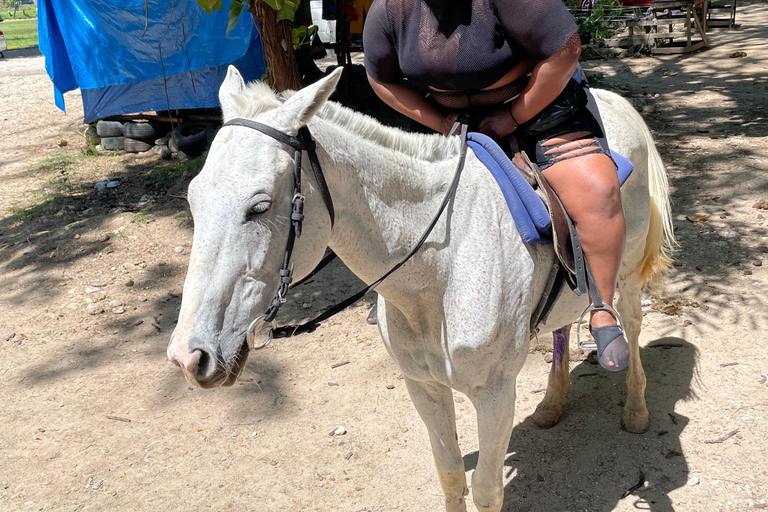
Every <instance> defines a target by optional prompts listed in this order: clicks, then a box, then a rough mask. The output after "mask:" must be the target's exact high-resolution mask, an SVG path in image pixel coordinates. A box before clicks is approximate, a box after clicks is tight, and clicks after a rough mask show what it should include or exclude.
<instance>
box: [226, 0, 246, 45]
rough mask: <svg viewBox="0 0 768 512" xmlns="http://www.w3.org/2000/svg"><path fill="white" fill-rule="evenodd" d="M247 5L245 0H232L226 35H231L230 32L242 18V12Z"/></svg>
mask: <svg viewBox="0 0 768 512" xmlns="http://www.w3.org/2000/svg"><path fill="white" fill-rule="evenodd" d="M244 7H245V0H232V3H231V4H230V6H229V21H228V22H227V33H226V34H225V37H229V32H230V31H231V30H232V29H233V28H235V27H236V26H237V22H238V21H239V20H240V14H241V13H242V12H243V8H244Z"/></svg>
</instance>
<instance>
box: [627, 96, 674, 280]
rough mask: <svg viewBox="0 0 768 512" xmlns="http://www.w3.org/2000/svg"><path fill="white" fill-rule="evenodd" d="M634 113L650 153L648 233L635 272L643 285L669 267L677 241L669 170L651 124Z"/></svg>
mask: <svg viewBox="0 0 768 512" xmlns="http://www.w3.org/2000/svg"><path fill="white" fill-rule="evenodd" d="M632 113H633V114H634V115H635V116H637V121H638V125H639V126H640V129H641V130H642V132H643V136H644V137H645V147H646V150H647V154H648V192H649V194H650V198H651V212H650V221H649V226H648V234H647V235H646V237H645V250H644V252H643V259H642V260H640V263H638V265H637V267H636V268H635V271H634V272H633V274H635V275H636V276H637V280H638V281H639V282H640V284H641V285H643V286H649V285H651V284H653V283H654V282H655V281H657V280H658V279H659V278H660V277H661V276H662V275H663V273H664V272H665V271H666V270H667V268H669V265H670V264H671V263H672V254H673V253H674V252H675V249H676V247H677V242H676V241H675V233H674V227H673V225H672V208H671V206H670V203H669V182H668V180H667V170H666V168H665V167H664V162H662V160H661V156H660V155H659V152H658V150H657V149H656V144H655V143H654V141H653V135H651V131H650V130H649V129H648V126H647V125H646V124H645V122H644V120H643V119H642V118H641V117H640V115H639V114H637V112H635V111H634V109H633V112H632Z"/></svg>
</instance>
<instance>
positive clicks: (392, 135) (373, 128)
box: [234, 82, 460, 162]
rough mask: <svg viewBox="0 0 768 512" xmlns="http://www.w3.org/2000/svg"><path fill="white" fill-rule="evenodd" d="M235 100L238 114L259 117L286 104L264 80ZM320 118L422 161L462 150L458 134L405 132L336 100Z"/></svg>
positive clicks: (321, 111) (448, 156)
mask: <svg viewBox="0 0 768 512" xmlns="http://www.w3.org/2000/svg"><path fill="white" fill-rule="evenodd" d="M282 94H283V96H284V97H285V98H286V99H287V98H290V97H291V96H292V95H293V94H294V91H285V92H283V93H282ZM234 100H235V104H236V115H237V116H238V117H245V118H252V117H255V116H257V115H259V114H261V113H264V112H267V111H269V110H272V109H275V108H278V107H280V105H281V104H282V102H281V100H280V99H279V98H278V97H277V95H276V94H275V92H274V91H273V90H272V89H271V88H270V87H269V86H268V85H267V84H266V83H264V82H252V83H249V84H248V85H247V86H246V88H245V89H244V90H243V92H242V93H240V94H238V95H236V96H235V97H234ZM317 117H319V118H320V119H322V120H324V121H326V122H329V123H331V124H333V125H334V126H337V127H339V128H342V129H343V130H345V131H347V132H349V133H350V134H351V135H354V136H357V137H362V138H364V139H366V140H368V141H370V142H373V143H375V144H377V145H379V146H382V147H385V148H387V149H390V150H393V151H397V152H399V153H402V154H404V155H406V156H409V157H412V158H416V159H419V160H426V161H429V162H437V161H441V160H445V159H449V158H455V157H456V156H458V154H459V152H460V145H459V140H458V137H443V136H441V135H437V134H435V135H429V134H423V133H409V132H405V131H403V130H401V129H399V128H393V127H389V126H385V125H383V124H381V123H380V122H378V121H377V120H376V119H374V118H372V117H370V116H368V115H365V114H362V113H360V112H356V111H354V110H352V109H350V108H347V107H345V106H343V105H340V104H339V103H336V102H333V101H328V102H326V104H325V105H324V106H323V108H322V109H321V110H320V112H318V114H317Z"/></svg>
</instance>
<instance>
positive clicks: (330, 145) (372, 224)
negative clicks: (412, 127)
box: [311, 120, 456, 282]
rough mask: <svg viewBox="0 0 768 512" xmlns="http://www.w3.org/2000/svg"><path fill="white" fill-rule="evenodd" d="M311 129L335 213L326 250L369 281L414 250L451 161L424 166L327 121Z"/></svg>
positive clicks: (434, 209) (423, 162) (446, 182)
mask: <svg viewBox="0 0 768 512" xmlns="http://www.w3.org/2000/svg"><path fill="white" fill-rule="evenodd" d="M311 125H312V131H313V134H315V137H316V138H317V140H318V143H319V144H318V145H319V148H320V151H319V158H320V161H321V165H322V167H323V170H324V172H325V173H326V179H327V181H328V186H329V189H330V191H331V195H332V196H333V201H334V206H335V209H336V223H335V225H334V228H333V233H332V236H331V241H330V243H329V246H330V247H331V249H333V251H334V252H336V254H338V255H339V257H340V258H341V259H342V260H343V261H344V263H345V264H346V265H347V266H348V267H349V268H350V269H351V270H352V271H353V272H354V273H355V274H356V275H357V276H358V277H360V278H361V279H363V280H364V281H366V282H372V281H374V280H375V279H376V278H378V277H379V276H381V275H382V274H383V273H384V272H386V270H388V269H389V268H391V267H392V266H393V265H394V264H395V263H397V262H398V261H399V260H400V259H401V258H402V257H403V256H404V255H405V254H406V253H407V251H408V250H409V249H410V248H411V247H413V245H414V244H415V243H416V241H417V240H418V239H419V237H420V236H421V234H422V233H423V231H424V229H425V228H426V227H427V225H428V223H429V221H430V219H431V218H432V217H433V216H434V215H435V214H436V213H437V210H438V208H439V204H440V202H441V201H442V199H443V197H444V195H445V193H446V191H447V189H448V185H449V181H450V179H451V176H452V170H453V169H454V167H455V165H456V159H455V158H448V159H444V160H438V161H429V160H426V159H421V158H417V157H416V156H413V155H409V154H407V153H405V152H402V151H398V150H395V149H392V148H391V147H387V146H386V145H381V144H380V143H378V142H377V141H376V140H375V139H374V138H373V137H369V138H366V137H361V136H359V135H357V134H355V133H353V132H352V131H350V130H349V129H346V128H343V127H340V126H337V125H335V124H333V123H331V122H328V121H323V120H315V121H314V122H313V123H311ZM383 130H386V129H383ZM406 136H407V135H406ZM417 137H418V136H417ZM427 139H428V138H425V140H427ZM433 142H434V141H433ZM438 144H439V143H438ZM398 273H399V274H402V271H400V272H398Z"/></svg>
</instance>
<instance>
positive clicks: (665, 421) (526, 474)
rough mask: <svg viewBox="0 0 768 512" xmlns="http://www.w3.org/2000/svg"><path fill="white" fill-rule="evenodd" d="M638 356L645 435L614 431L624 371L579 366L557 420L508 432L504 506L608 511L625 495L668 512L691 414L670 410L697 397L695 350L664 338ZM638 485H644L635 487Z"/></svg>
mask: <svg viewBox="0 0 768 512" xmlns="http://www.w3.org/2000/svg"><path fill="white" fill-rule="evenodd" d="M641 354H642V359H643V365H644V367H645V371H646V376H647V378H648V387H647V389H646V400H647V403H648V410H649V412H650V416H651V423H650V428H649V430H648V432H646V433H645V434H642V435H637V434H630V433H628V432H625V431H623V430H621V429H620V428H619V419H620V417H621V410H622V406H623V400H624V395H625V390H626V386H625V385H624V379H625V378H626V375H625V372H621V373H618V374H615V373H609V372H606V371H604V370H600V369H599V368H596V367H595V366H592V365H591V364H589V363H587V362H583V363H581V364H579V365H578V366H576V367H575V368H574V369H573V371H572V373H571V388H570V390H569V391H568V395H567V397H566V399H565V402H564V407H563V409H564V415H563V417H562V418H561V419H560V422H559V423H558V424H557V425H556V426H555V427H553V428H551V429H549V430H542V429H539V428H537V427H536V426H535V424H534V423H533V420H532V419H531V418H530V417H528V418H527V419H526V420H525V421H524V422H523V423H521V424H519V425H518V426H516V427H515V429H514V430H513V432H512V437H511V439H510V442H509V448H508V451H507V458H506V461H505V467H504V473H505V476H506V477H507V478H509V477H510V476H512V480H511V481H509V483H508V484H507V485H506V488H505V493H504V496H505V498H504V500H505V501H504V509H503V510H508V511H512V510H589V511H593V512H597V511H604V512H609V511H610V510H613V509H614V508H615V507H616V504H617V502H618V501H619V500H621V499H622V498H623V497H624V494H625V493H628V494H627V495H631V496H632V498H631V499H632V500H633V501H634V507H635V508H638V509H641V510H652V511H657V512H672V510H673V507H672V499H671V498H670V493H671V492H672V491H673V490H675V489H677V488H679V487H681V486H683V485H685V484H686V482H687V481H688V465H687V463H686V458H685V454H684V453H683V449H682V447H681V444H680V436H681V434H682V431H683V430H684V429H685V427H686V425H687V424H688V418H686V417H685V416H681V415H680V414H677V413H675V412H674V411H675V404H676V403H677V402H679V401H681V400H689V399H693V398H695V392H694V387H695V386H696V385H697V381H698V378H697V358H698V351H697V349H696V347H694V346H693V345H692V344H690V343H688V342H686V341H685V340H682V339H680V338H661V339H658V340H656V341H654V342H652V343H651V344H650V345H648V346H647V347H645V348H642V349H641ZM537 396H541V395H537ZM477 456H478V453H477V452H474V453H470V454H467V455H465V457H464V463H465V466H466V469H467V470H471V469H474V468H475V466H476V464H477ZM646 481H647V482H648V484H647V486H642V483H643V482H646ZM638 483H640V484H641V488H639V489H637V488H636V489H634V490H632V487H633V486H635V485H636V484H638Z"/></svg>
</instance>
